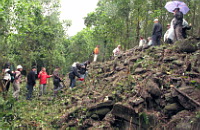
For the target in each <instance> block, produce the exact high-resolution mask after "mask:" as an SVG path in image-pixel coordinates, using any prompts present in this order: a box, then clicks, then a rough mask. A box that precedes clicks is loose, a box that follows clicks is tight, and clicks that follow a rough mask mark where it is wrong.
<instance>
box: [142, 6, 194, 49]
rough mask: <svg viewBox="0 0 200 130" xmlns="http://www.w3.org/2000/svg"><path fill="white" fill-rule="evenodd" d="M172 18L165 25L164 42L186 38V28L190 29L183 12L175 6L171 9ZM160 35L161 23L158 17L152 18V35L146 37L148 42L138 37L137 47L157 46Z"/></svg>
mask: <svg viewBox="0 0 200 130" xmlns="http://www.w3.org/2000/svg"><path fill="white" fill-rule="evenodd" d="M173 12H174V18H173V19H172V21H171V23H170V24H168V25H167V29H168V30H167V31H166V33H165V34H164V42H165V43H170V44H172V43H174V42H176V41H179V40H182V39H185V38H187V33H186V31H187V30H190V29H191V24H190V25H189V24H188V22H187V21H186V20H185V19H184V18H183V13H182V12H181V11H180V9H179V8H175V9H174V10H173ZM161 37H162V25H161V24H160V22H159V20H158V19H155V20H154V26H153V31H152V37H148V42H147V41H146V40H145V39H144V38H143V37H140V42H139V47H144V46H147V45H148V46H159V45H160V40H161Z"/></svg>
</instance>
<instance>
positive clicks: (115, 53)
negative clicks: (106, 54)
mask: <svg viewBox="0 0 200 130" xmlns="http://www.w3.org/2000/svg"><path fill="white" fill-rule="evenodd" d="M120 53H121V45H118V46H117V47H116V48H115V49H114V50H113V55H114V57H117V56H119V55H120Z"/></svg>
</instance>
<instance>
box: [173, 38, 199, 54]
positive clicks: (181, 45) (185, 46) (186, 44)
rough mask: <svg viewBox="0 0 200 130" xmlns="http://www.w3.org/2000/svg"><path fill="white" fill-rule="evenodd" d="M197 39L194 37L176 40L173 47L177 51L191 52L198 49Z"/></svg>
mask: <svg viewBox="0 0 200 130" xmlns="http://www.w3.org/2000/svg"><path fill="white" fill-rule="evenodd" d="M197 43H198V41H197V40H196V39H191V38H190V39H186V40H181V41H177V42H176V43H175V47H176V49H177V51H179V52H187V53H193V52H195V51H197V50H198V44H197Z"/></svg>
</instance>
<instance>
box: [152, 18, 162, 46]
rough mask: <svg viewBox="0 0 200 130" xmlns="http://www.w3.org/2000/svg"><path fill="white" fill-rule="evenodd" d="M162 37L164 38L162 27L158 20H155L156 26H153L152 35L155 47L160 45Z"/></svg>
mask: <svg viewBox="0 0 200 130" xmlns="http://www.w3.org/2000/svg"><path fill="white" fill-rule="evenodd" d="M161 37H162V25H161V24H160V23H159V20H158V19H155V20H154V26H153V33H152V42H153V46H159V45H160V39H161Z"/></svg>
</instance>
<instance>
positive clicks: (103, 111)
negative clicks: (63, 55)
mask: <svg viewBox="0 0 200 130" xmlns="http://www.w3.org/2000/svg"><path fill="white" fill-rule="evenodd" d="M199 45H200V44H199V41H198V40H197V39H189V40H185V41H181V42H179V43H176V44H175V45H164V46H160V47H150V48H149V47H145V48H134V49H130V50H128V51H126V52H124V53H123V54H122V55H120V56H119V57H117V58H115V60H111V61H107V62H104V63H101V62H98V63H93V64H92V65H91V66H90V68H89V76H88V78H87V79H86V81H85V82H84V83H82V84H80V85H79V86H77V88H76V89H75V90H73V91H67V93H66V94H67V95H68V96H69V95H70V96H69V99H68V101H67V102H66V103H65V105H66V109H67V113H66V114H64V115H63V116H62V118H61V119H60V120H55V121H54V122H52V123H53V124H54V125H55V126H57V127H58V128H62V129H66V128H73V127H74V128H79V129H85V128H89V129H97V128H98V129H127V130H128V129H164V128H165V129H181V130H184V129H187V130H188V129H193V130H195V129H197V128H199V127H200V124H199V121H200V111H199V110H200V109H199V107H200V95H199V94H200V50H199Z"/></svg>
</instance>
